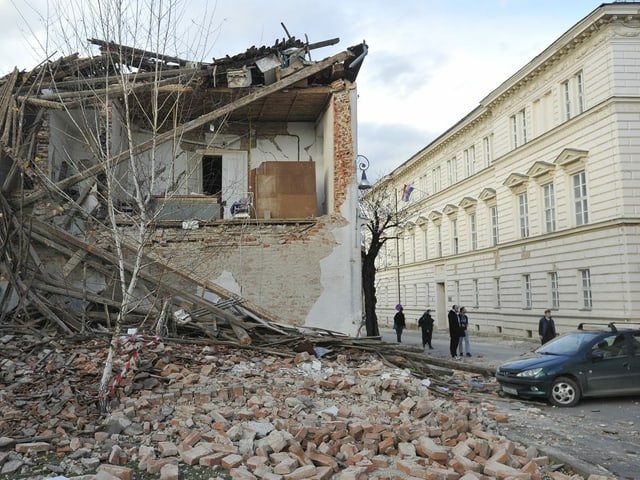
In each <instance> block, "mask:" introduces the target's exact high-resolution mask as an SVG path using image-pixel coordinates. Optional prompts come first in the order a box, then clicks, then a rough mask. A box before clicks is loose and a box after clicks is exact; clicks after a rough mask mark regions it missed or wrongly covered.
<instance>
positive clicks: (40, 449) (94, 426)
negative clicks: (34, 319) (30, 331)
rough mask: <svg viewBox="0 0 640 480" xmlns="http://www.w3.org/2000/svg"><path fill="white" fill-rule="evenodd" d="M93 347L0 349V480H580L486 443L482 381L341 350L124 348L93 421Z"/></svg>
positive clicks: (96, 355)
mask: <svg viewBox="0 0 640 480" xmlns="http://www.w3.org/2000/svg"><path fill="white" fill-rule="evenodd" d="M107 341H108V340H106V339H100V338H78V337H76V338H74V339H73V340H63V339H60V338H56V339H55V340H54V339H44V340H40V341H35V340H34V338H31V337H24V336H13V335H12V336H5V337H4V338H3V339H2V342H1V343H0V384H1V385H0V386H1V387H2V392H1V393H0V410H1V411H2V418H1V419H0V478H3V479H4V478H31V479H40V478H52V477H53V478H59V479H67V478H68V479H77V480H80V479H81V480H93V479H96V480H109V479H122V480H134V479H136V478H141V477H139V476H138V475H140V474H141V473H142V472H144V473H145V474H147V475H150V477H149V476H147V477H145V478H160V479H163V480H172V479H174V480H177V479H178V478H185V477H184V475H185V473H186V472H187V471H189V469H193V468H209V469H211V470H210V472H211V474H210V477H208V478H232V479H265V480H271V479H291V480H293V479H329V478H335V479H340V480H348V479H365V478H378V479H396V478H398V479H402V478H407V479H410V478H425V479H431V478H433V479H436V478H443V479H445V478H446V479H452V480H456V479H463V480H471V479H489V478H500V479H502V478H505V479H506V478H516V479H532V480H535V479H542V478H554V479H557V480H561V479H569V478H571V479H578V478H582V477H579V476H576V475H573V476H570V475H567V474H564V473H561V472H559V471H555V468H554V467H552V466H551V465H550V459H549V458H547V457H545V456H541V455H539V454H538V452H537V451H536V450H535V449H534V448H525V446H522V445H518V444H515V443H514V442H512V441H510V440H509V439H507V438H506V437H505V436H503V435H502V434H501V427H502V426H503V425H506V422H508V416H507V415H506V414H504V413H501V412H500V411H499V410H498V409H496V407H495V406H494V405H493V404H492V402H491V396H492V395H493V394H494V393H493V392H494V391H495V385H491V382H492V380H491V379H488V378H487V379H485V382H484V383H482V388H481V390H484V392H485V395H484V400H482V399H480V397H478V396H477V395H475V392H473V391H472V389H473V388H477V386H478V385H481V383H480V382H479V381H478V376H477V374H473V373H468V372H461V371H450V372H449V374H448V375H446V376H443V377H441V378H440V381H439V383H438V384H437V386H436V387H435V388H434V385H432V384H431V381H430V380H429V379H426V378H419V377H416V376H414V375H412V374H411V373H410V372H409V370H408V369H402V368H398V367H396V366H393V365H389V364H387V362H383V361H382V360H380V358H379V357H377V356H376V355H375V354H374V353H371V352H367V351H362V350H357V349H343V350H336V351H333V352H328V353H325V354H324V355H323V356H321V358H317V357H316V356H315V355H312V354H310V353H309V352H306V351H303V352H298V353H292V354H291V355H289V356H281V355H276V354H272V353H265V352H263V351H253V350H251V349H238V348H233V347H230V346H225V345H205V344H198V343H191V344H190V343H188V342H185V343H163V342H154V343H151V342H150V343H148V344H145V345H146V346H145V348H144V349H140V348H139V347H140V346H139V345H135V344H133V343H131V344H128V345H127V344H124V345H123V348H122V351H121V352H120V353H121V355H120V360H119V361H120V364H119V366H120V367H122V366H123V365H125V364H127V363H128V362H130V358H131V355H132V354H133V352H138V353H139V355H138V358H137V362H135V365H131V368H130V370H129V371H128V372H127V373H126V375H123V376H122V377H121V378H120V382H119V383H118V384H117V386H115V387H114V395H113V397H112V398H110V409H109V412H108V413H107V414H101V413H100V408H99V405H98V403H99V401H98V400H99V399H98V398H97V397H96V395H97V384H98V381H99V377H100V373H101V366H102V364H103V361H104V355H105V352H106V350H107V349H106V345H107ZM471 380H474V381H471ZM445 385H447V386H445ZM438 391H442V392H443V394H446V396H443V395H439V394H438ZM591 480H595V479H591Z"/></svg>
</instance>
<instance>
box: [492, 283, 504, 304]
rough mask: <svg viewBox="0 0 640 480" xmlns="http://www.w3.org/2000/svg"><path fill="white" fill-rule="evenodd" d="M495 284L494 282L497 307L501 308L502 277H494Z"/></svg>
mask: <svg viewBox="0 0 640 480" xmlns="http://www.w3.org/2000/svg"><path fill="white" fill-rule="evenodd" d="M493 284H494V287H495V294H496V298H495V301H496V308H500V307H501V306H502V298H501V295H500V278H497V277H496V278H494V279H493Z"/></svg>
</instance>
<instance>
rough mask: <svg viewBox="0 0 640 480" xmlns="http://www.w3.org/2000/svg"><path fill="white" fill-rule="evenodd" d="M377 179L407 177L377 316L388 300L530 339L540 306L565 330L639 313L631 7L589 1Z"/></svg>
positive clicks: (381, 276)
mask: <svg viewBox="0 0 640 480" xmlns="http://www.w3.org/2000/svg"><path fill="white" fill-rule="evenodd" d="M425 108H426V106H425ZM380 182H382V183H385V182H391V183H392V185H393V186H394V188H396V189H397V191H398V192H399V193H398V198H400V197H401V190H402V187H403V185H404V184H409V185H413V186H414V187H415V188H416V190H415V191H414V193H413V194H412V196H411V198H410V201H409V202H402V201H399V203H398V207H399V208H406V209H410V211H411V221H410V222H408V223H407V225H406V226H405V228H404V229H403V230H402V231H400V232H397V233H398V235H397V237H398V240H397V242H396V241H395V240H390V241H388V242H387V243H386V250H385V251H384V252H383V254H381V255H380V257H379V258H378V262H379V263H378V273H377V289H378V290H377V297H378V315H379V319H380V322H381V324H383V325H384V324H385V323H386V324H388V322H390V319H391V317H392V316H393V313H394V312H393V307H394V306H395V304H396V303H398V301H400V302H401V303H402V304H403V305H404V306H405V313H406V314H407V317H408V322H409V323H411V322H412V321H417V318H418V317H419V316H420V314H421V313H422V311H424V309H425V308H431V309H432V310H435V313H436V315H435V316H436V319H437V327H438V328H440V329H445V328H446V313H447V311H448V309H449V308H450V307H451V305H453V304H457V305H464V306H466V307H467V310H468V312H469V317H470V322H471V328H472V331H475V332H476V333H477V332H481V333H486V334H504V335H512V336H520V337H532V338H537V336H538V334H537V322H538V319H539V318H540V317H541V316H542V313H543V311H544V310H545V309H546V308H551V309H552V312H553V317H554V318H555V319H556V323H557V325H558V329H559V330H560V331H561V332H562V331H565V330H568V329H573V328H575V327H576V326H577V324H578V323H579V322H589V321H603V320H605V321H616V322H622V321H636V322H638V321H640V255H639V253H640V4H639V3H611V4H603V5H601V6H600V7H598V8H597V9H595V10H594V11H593V12H591V13H590V14H589V15H588V16H586V17H585V18H584V19H582V20H581V21H579V22H578V23H577V24H576V25H574V26H573V27H572V28H571V29H570V30H568V31H567V32H566V33H565V34H564V35H562V36H561V37H560V38H558V39H557V40H556V41H555V42H554V43H553V44H552V45H551V46H549V47H548V48H547V49H546V50H544V51H543V52H541V53H540V54H539V55H538V56H536V57H535V58H534V59H533V60H532V61H531V62H529V63H528V64H526V65H525V66H524V67H523V68H521V69H520V70H519V71H518V72H516V73H515V74H514V75H513V76H511V77H510V78H509V79H507V80H506V81H505V82H504V83H502V84H501V85H499V86H498V87H497V88H496V89H495V90H494V91H493V92H491V93H490V94H489V95H488V96H487V97H486V98H484V99H482V100H481V102H480V105H479V106H478V107H477V108H476V109H474V110H473V111H472V112H470V113H469V114H468V115H467V116H466V117H465V118H463V119H462V120H460V121H459V122H458V123H457V124H455V125H454V126H452V127H451V128H450V129H449V130H447V131H446V132H445V133H444V134H443V135H441V136H440V137H438V138H437V139H436V140H435V141H433V142H432V143H430V144H429V145H427V146H426V147H425V148H424V149H422V150H421V151H420V152H418V153H417V154H415V155H414V156H413V157H411V158H410V159H408V160H407V161H406V162H405V163H404V164H403V165H401V166H400V167H398V168H397V169H395V170H394V171H393V172H391V173H390V174H389V175H387V176H386V177H384V178H383V179H382V180H381V181H380ZM396 245H398V247H399V250H398V251H396ZM396 256H397V257H398V258H399V266H398V262H397V261H396Z"/></svg>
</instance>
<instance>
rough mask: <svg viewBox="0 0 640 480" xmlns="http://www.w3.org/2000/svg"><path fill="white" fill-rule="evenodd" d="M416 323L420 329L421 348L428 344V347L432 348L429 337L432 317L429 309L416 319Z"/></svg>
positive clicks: (430, 335) (431, 332) (431, 329)
mask: <svg viewBox="0 0 640 480" xmlns="http://www.w3.org/2000/svg"><path fill="white" fill-rule="evenodd" d="M418 325H419V326H420V329H421V330H422V349H423V350H424V348H425V347H426V346H427V345H429V349H431V350H433V347H432V346H431V337H432V336H433V317H431V310H429V309H427V311H426V312H424V314H422V316H421V317H420V320H418Z"/></svg>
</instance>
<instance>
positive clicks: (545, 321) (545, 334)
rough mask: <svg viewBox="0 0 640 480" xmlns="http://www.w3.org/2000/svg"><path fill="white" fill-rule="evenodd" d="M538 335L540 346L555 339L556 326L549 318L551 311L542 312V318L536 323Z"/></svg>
mask: <svg viewBox="0 0 640 480" xmlns="http://www.w3.org/2000/svg"><path fill="white" fill-rule="evenodd" d="M538 335H540V342H542V345H544V344H545V343H547V342H548V341H549V340H553V339H554V338H556V324H555V322H554V321H553V318H551V310H549V309H546V310H545V311H544V317H542V318H541V319H540V321H539V322H538Z"/></svg>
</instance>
